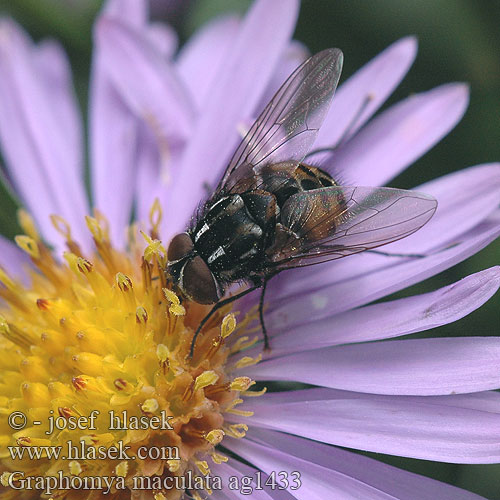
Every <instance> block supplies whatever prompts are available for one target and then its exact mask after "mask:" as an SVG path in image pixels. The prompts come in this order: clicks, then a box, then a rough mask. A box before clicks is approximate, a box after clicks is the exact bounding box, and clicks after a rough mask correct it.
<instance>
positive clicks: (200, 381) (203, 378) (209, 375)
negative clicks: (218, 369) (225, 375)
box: [194, 370, 219, 392]
mask: <svg viewBox="0 0 500 500" xmlns="http://www.w3.org/2000/svg"><path fill="white" fill-rule="evenodd" d="M218 379H219V375H217V373H215V372H214V371H213V370H209V371H205V372H203V373H202V374H201V375H198V376H197V377H196V380H195V383H194V391H195V392H196V391H197V390H198V389H203V388H204V387H207V386H209V385H214V384H215V382H217V380H218Z"/></svg>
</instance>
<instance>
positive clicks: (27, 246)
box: [14, 234, 40, 260]
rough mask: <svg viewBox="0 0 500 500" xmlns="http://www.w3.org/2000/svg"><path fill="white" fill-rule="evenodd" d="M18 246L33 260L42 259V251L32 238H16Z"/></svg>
mask: <svg viewBox="0 0 500 500" xmlns="http://www.w3.org/2000/svg"><path fill="white" fill-rule="evenodd" d="M14 241H15V242H16V245H17V246H18V247H19V248H20V249H21V250H24V251H25V252H26V253H27V254H28V255H29V256H30V257H31V258H32V259H35V260H37V259H39V258H40V250H39V249H38V243H37V242H36V241H35V240H34V239H33V238H31V237H30V236H26V235H24V234H22V235H18V236H16V237H15V238H14Z"/></svg>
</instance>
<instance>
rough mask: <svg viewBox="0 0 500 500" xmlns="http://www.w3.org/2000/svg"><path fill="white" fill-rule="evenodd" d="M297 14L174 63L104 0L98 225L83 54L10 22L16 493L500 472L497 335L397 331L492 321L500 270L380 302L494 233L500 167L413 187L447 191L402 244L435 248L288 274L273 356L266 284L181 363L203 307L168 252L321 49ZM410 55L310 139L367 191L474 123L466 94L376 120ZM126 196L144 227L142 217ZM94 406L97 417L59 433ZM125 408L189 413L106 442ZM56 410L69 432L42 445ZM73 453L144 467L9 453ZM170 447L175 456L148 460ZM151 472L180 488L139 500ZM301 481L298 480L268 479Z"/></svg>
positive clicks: (2, 132) (297, 494) (136, 5)
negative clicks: (417, 469)
mask: <svg viewBox="0 0 500 500" xmlns="http://www.w3.org/2000/svg"><path fill="white" fill-rule="evenodd" d="M297 11H298V2H296V1H294V0H276V1H274V2H272V3H271V2H265V1H263V0H260V1H256V2H255V3H254V5H253V6H252V8H251V9H250V11H249V12H248V14H247V15H246V16H245V18H244V19H241V20H240V19H238V18H235V17H225V18H221V19H217V20H215V21H212V22H211V23H209V24H208V25H207V26H205V27H204V28H202V30H201V31H200V32H199V33H197V34H196V35H195V36H194V37H193V38H192V39H191V40H190V41H189V42H188V43H187V44H186V45H185V46H184V47H182V48H181V50H180V51H179V53H178V54H177V55H175V56H174V54H175V53H176V37H175V34H174V33H173V32H172V31H171V30H170V29H169V28H168V27H166V26H158V25H151V24H149V23H148V21H147V12H146V6H145V3H144V2H143V1H137V0H130V1H122V2H119V1H117V0H111V1H110V2H108V3H107V5H106V7H105V9H104V11H103V13H102V14H101V16H100V18H99V19H98V21H97V25H96V29H95V53H94V60H93V66H92V79H91V80H92V81H91V93H90V105H89V115H90V129H89V157H90V168H91V174H92V176H91V179H92V200H93V203H92V205H93V207H94V209H93V212H90V206H91V203H90V202H89V201H88V200H87V198H86V195H85V188H84V183H83V156H84V153H83V140H82V125H81V120H80V117H79V115H78V112H77V106H76V103H75V98H74V95H73V93H72V90H71V80H70V74H69V67H68V64H67V60H66V58H65V55H64V53H63V51H62V50H61V48H60V47H59V45H57V44H56V43H55V42H42V43H41V44H39V45H35V44H33V42H32V41H31V40H29V38H28V37H27V35H26V34H25V33H24V32H23V31H22V29H21V28H20V27H19V26H17V25H16V24H15V23H13V22H12V21H9V20H3V21H2V24H1V26H0V71H1V74H2V78H1V79H0V142H1V147H2V151H3V156H4V158H5V169H4V174H5V175H4V176H5V181H6V183H7V185H8V186H9V187H10V188H11V189H12V191H13V192H15V193H17V195H18V196H19V199H20V200H21V201H22V203H23V204H24V206H25V207H26V209H27V211H26V212H25V211H22V212H20V215H19V222H20V225H21V227H22V228H23V230H24V232H25V234H24V235H22V236H19V237H17V238H16V243H17V245H18V247H20V249H16V247H14V246H13V245H12V244H11V243H10V242H8V241H7V240H5V239H2V240H0V250H1V252H0V259H1V260H0V262H1V264H2V266H3V269H2V270H1V271H0V280H1V282H2V284H3V286H2V288H1V289H0V295H1V297H2V298H3V300H4V301H3V303H2V305H1V308H0V309H1V310H0V313H1V318H0V332H1V333H2V336H1V339H0V341H1V345H2V350H3V356H2V359H1V362H0V363H1V364H0V380H1V384H0V401H1V404H2V414H3V415H4V417H6V416H7V415H10V414H12V413H13V412H15V411H18V412H21V413H23V414H25V415H26V416H27V422H28V423H27V425H26V426H25V427H24V428H20V429H19V430H13V429H12V427H11V426H9V425H8V421H7V418H2V420H1V423H0V442H1V444H2V451H1V453H2V457H1V458H2V462H1V468H0V471H1V472H2V473H3V474H2V476H1V479H2V484H3V486H5V488H4V489H3V490H2V491H1V492H0V495H1V498H39V497H40V494H41V492H40V491H37V490H36V489H32V490H27V489H24V490H23V491H20V490H17V489H15V488H16V487H20V485H21V480H24V479H25V478H27V477H42V478H43V477H45V478H50V477H56V476H57V474H58V471H62V473H63V475H64V476H65V477H67V478H71V479H72V481H73V483H72V484H82V483H78V481H82V482H83V481H84V480H85V478H95V477H108V478H112V484H111V485H110V487H109V497H110V498H117V499H122V498H155V499H156V500H158V499H164V498H168V499H175V498H181V497H182V496H183V494H184V492H183V490H181V489H176V488H170V489H169V488H168V487H166V486H164V485H165V482H164V481H165V480H166V479H167V478H169V479H174V478H176V479H177V480H181V479H182V478H186V477H188V476H189V474H192V476H193V477H198V478H199V477H203V476H206V475H207V474H210V476H212V477H220V478H221V479H222V484H223V486H224V490H223V491H220V490H218V489H215V487H214V485H213V483H212V488H213V491H210V485H206V484H204V485H203V486H204V489H200V490H197V489H196V488H195V489H192V490H191V491H190V493H189V496H190V497H192V498H201V497H204V496H205V494H206V492H208V493H212V497H213V498H242V497H245V495H244V491H241V492H240V489H239V488H238V489H236V490H232V489H229V484H231V481H233V484H234V481H235V478H236V479H238V480H240V483H239V485H240V486H241V481H242V480H243V478H244V477H248V476H252V477H253V481H252V484H251V485H246V486H248V487H252V488H255V487H256V486H257V484H258V481H259V480H262V482H264V481H268V484H267V485H264V484H263V485H262V486H263V488H264V489H262V490H254V491H253V493H252V498H262V499H266V498H279V499H282V498H283V499H291V498H307V499H310V498H318V499H325V498H429V499H435V498H440V499H446V498H450V499H451V498H453V499H457V498H464V499H465V498H477V496H476V495H473V494H472V493H468V492H466V491H462V490H459V489H457V488H454V487H452V486H449V485H446V484H442V483H439V482H436V481H434V480H431V479H428V478H425V477H421V476H418V475H415V474H411V473H408V472H404V471H401V470H399V469H396V468H394V467H390V466H387V465H384V464H382V463H380V462H377V461H375V460H372V459H369V458H366V457H364V456H360V455H358V454H356V453H353V452H351V451H347V450H344V449H341V448H337V447H336V446H331V445H337V446H341V447H345V448H352V449H357V450H366V451H373V452H378V453H385V454H394V455H399V456H406V457H414V458H420V459H426V460H434V461H444V462H454V463H496V462H499V461H500V447H499V442H500V415H499V414H500V395H499V394H498V392H494V389H497V388H499V387H500V372H499V371H498V365H499V361H500V342H499V339H498V338H497V337H459V338H419V339H404V340H388V339H391V338H395V337H400V336H403V335H408V334H412V333H416V332H422V331H425V330H428V329H431V328H435V327H438V326H441V325H444V324H447V323H450V322H453V321H456V320H458V319H459V318H462V317H463V316H465V315H467V314H469V313H470V312H472V311H474V310H475V309H476V308H478V307H479V306H481V305H482V304H483V303H484V302H486V301H487V300H488V299H489V298H490V297H492V295H493V294H494V293H495V292H496V290H497V289H498V286H499V284H500V270H499V268H498V267H495V268H491V269H486V270H484V271H481V272H478V273H476V274H473V275H471V276H467V277H465V278H464V279H462V280H460V281H459V282H457V283H453V284H450V285H448V286H446V287H443V288H441V289H438V290H436V291H434V292H431V293H427V294H423V295H416V296H411V297H407V298H403V299H398V300H390V301H385V302H379V303H375V304H372V302H374V301H375V300H377V299H381V298H383V297H385V296H387V295H389V294H390V293H393V292H395V291H397V290H401V289H403V288H405V287H407V286H409V285H411V284H414V283H417V282H419V281H421V280H423V279H425V278H427V277H429V276H432V275H434V274H436V273H439V272H441V271H443V270H445V269H447V268H449V267H451V266H452V265H454V264H456V263H457V262H460V261H461V260H463V259H465V258H467V257H469V256H470V255H472V254H474V253H475V252H477V251H478V250H480V249H481V248H483V247H485V246H486V245H487V244H488V243H489V242H491V241H492V240H494V239H495V238H496V237H497V236H498V234H499V233H500V212H499V210H498V203H499V200H500V166H499V165H497V164H488V165H480V166H476V167H471V168H469V169H466V170H464V171H461V172H457V173H454V174H451V175H448V176H445V177H443V178H441V179H438V180H435V181H431V182H429V183H427V184H425V185H423V186H419V187H418V190H420V191H422V192H425V193H429V194H430V195H433V196H434V197H436V198H437V199H438V201H439V209H438V211H437V213H436V215H435V216H434V217H433V219H432V220H431V221H430V222H429V223H428V225H427V226H425V227H424V228H423V229H422V230H420V231H418V232H417V233H416V234H414V235H412V236H410V237H408V238H406V239H404V240H401V241H400V242H397V243H393V244H391V245H389V246H388V247H386V249H387V251H389V252H393V253H399V254H408V253H411V254H414V253H421V254H425V255H426V256H425V257H424V258H419V259H414V258H409V257H391V258H386V257H383V256H380V255H374V254H364V255H357V256H352V257H350V258H348V259H343V260H342V261H339V262H335V263H330V264H326V265H321V266H319V265H318V266H314V267H312V268H310V269H307V270H306V271H305V270H296V271H288V272H287V273H283V274H282V275H280V276H278V277H277V278H275V279H274V280H273V281H271V283H270V285H269V292H268V299H266V302H267V304H266V306H267V309H266V318H267V323H268V328H269V331H270V332H271V342H272V351H271V352H270V353H263V352H262V342H260V341H259V338H260V337H259V330H258V328H257V324H258V323H257V313H256V297H254V296H253V295H250V296H248V297H246V298H245V300H244V301H241V302H239V303H237V304H233V309H231V307H228V308H225V309H223V310H221V311H220V314H218V315H216V316H214V317H213V318H212V320H211V322H210V323H209V324H208V325H207V326H208V328H206V329H205V330H204V332H203V334H202V335H201V336H200V338H199V339H198V343H197V350H196V355H195V357H194V358H193V359H190V358H189V357H188V356H187V355H188V353H189V347H190V342H191V338H192V334H193V331H194V329H195V328H196V326H197V325H198V323H199V321H200V319H201V318H202V317H203V315H204V314H205V313H206V312H207V308H206V307H205V306H201V305H198V304H194V303H189V302H186V301H184V302H182V303H181V302H180V300H179V297H177V296H176V295H175V293H173V291H172V290H170V289H169V287H168V283H167V281H166V276H165V273H164V272H163V269H164V267H165V264H166V262H165V259H166V257H165V247H164V243H166V242H168V240H169V238H170V236H171V235H173V234H174V233H175V232H176V231H178V230H182V229H183V228H184V226H185V224H186V222H187V220H188V219H189V217H190V216H191V214H192V212H193V211H194V208H195V207H196V205H197V203H198V202H199V200H200V199H202V198H203V197H204V191H203V189H204V188H203V184H204V183H205V182H209V183H213V181H215V180H216V179H217V178H218V177H219V176H220V175H221V172H222V169H223V168H224V166H225V163H226V162H227V159H228V157H229V156H230V155H231V152H232V150H233V149H234V148H235V146H236V145H237V143H238V141H239V140H241V136H240V134H241V130H242V129H243V130H244V129H246V128H247V127H248V125H249V124H251V123H252V120H253V118H255V116H256V115H257V114H258V112H259V110H260V109H261V108H262V106H263V104H265V103H266V102H267V101H268V99H269V98H270V96H272V95H273V93H274V91H275V90H276V89H277V87H278V86H279V84H280V83H281V82H282V81H283V79H284V78H285V77H286V76H287V75H288V74H289V73H290V71H291V70H292V69H293V68H294V67H295V66H297V64H298V63H300V62H301V61H302V60H303V59H304V58H305V57H306V53H307V51H306V49H305V48H304V47H303V46H302V45H301V44H300V43H298V42H296V41H291V34H292V30H293V26H294V23H295V20H296V16H297ZM415 53H416V42H415V40H414V39H413V38H406V39H403V40H400V41H399V42H396V43H395V44H394V45H392V46H390V47H389V48H388V49H386V50H385V51H384V52H383V53H381V54H380V55H379V56H377V57H376V58H375V59H374V60H373V61H371V62H370V63H368V64H367V65H366V66H365V67H363V68H362V69H361V70H359V71H358V72H357V73H356V74H354V75H353V76H352V77H351V78H349V79H348V80H346V81H345V82H344V83H343V84H342V85H341V86H340V87H339V89H338V92H337V95H336V97H335V99H334V102H333V105H332V108H331V110H330V112H329V114H328V115H327V117H326V120H325V123H324V125H323V127H322V129H321V131H320V134H319V136H318V138H317V141H316V144H315V148H325V147H328V148H331V147H332V146H335V145H337V144H338V143H339V141H340V140H341V138H342V141H341V144H340V145H339V146H338V147H337V149H335V151H334V153H333V154H332V153H326V154H324V155H323V157H322V159H321V161H322V165H323V168H326V169H331V170H332V171H335V172H336V173H338V174H339V175H340V176H341V178H347V179H349V182H350V183H352V184H359V185H374V186H376V185H381V184H383V183H386V182H388V181H389V180H390V179H391V178H393V177H394V176H395V175H396V174H397V173H399V172H400V171H401V170H402V169H404V168H405V167H406V166H408V165H409V164H410V163H411V162H412V161H414V160H415V159H416V158H418V157H419V156H420V155H422V154H423V153H425V151H427V150H428V149H429V148H430V147H431V146H432V145H433V144H435V143H436V142H437V141H438V140H439V139H440V138H441V137H443V136H444V135H445V134H446V133H447V132H449V131H450V130H451V128H452V127H453V126H454V125H455V124H456V123H457V121H458V120H459V119H460V118H461V116H462V114H463V112H464V111H465V108H466V105H467V99H468V92H467V88H466V86H464V85H462V84H449V85H443V86H441V87H438V88H437V89H434V90H431V91H428V92H425V93H422V94H417V95H415V96H412V97H410V98H408V99H406V100H404V101H402V102H400V103H398V104H396V105H395V106H393V107H391V108H389V109H388V110H387V111H384V112H383V113H381V114H379V115H378V116H376V117H375V118H372V116H373V114H374V113H375V112H376V111H377V109H378V108H379V107H380V105H381V104H382V103H383V102H384V101H385V99H386V98H387V97H388V95H389V94H390V93H391V91H392V90H393V89H394V88H395V87H396V86H397V84H398V83H399V81H400V80H401V79H402V78H403V76H404V75H405V74H406V72H407V70H408V69H409V67H410V65H411V63H412V61H413V59H414V57H415ZM256 68H257V69H258V70H256ZM360 109H361V113H360V112H359V110H360ZM156 199H157V200H159V201H155V200H156ZM132 207H134V209H135V218H136V221H137V222H136V223H134V224H133V225H132V227H128V225H129V221H130V217H131V213H132ZM28 213H29V214H31V215H28ZM139 228H141V229H142V233H140V232H138V229H139ZM21 250H22V251H21ZM238 312H239V314H237V313H238ZM381 340H384V342H378V341H381ZM255 381H292V382H303V383H306V384H312V385H314V386H317V387H315V388H308V389H302V390H298V391H282V392H276V393H265V390H264V389H262V390H255V388H253V390H252V386H253V385H254V383H255ZM93 411H97V412H98V414H97V415H98V416H97V418H96V426H95V428H92V429H81V428H80V429H79V428H77V429H74V428H73V429H72V428H70V427H69V426H68V427H66V428H63V427H65V425H64V422H68V423H69V422H71V421H72V419H75V418H78V417H80V416H83V417H88V416H89V415H91V414H92V412H93ZM110 411H114V412H115V413H116V414H119V415H122V413H121V412H122V411H126V412H127V415H129V416H131V417H137V418H140V417H147V418H148V419H152V418H153V417H159V416H160V415H162V412H163V415H168V416H171V417H173V418H172V419H171V421H170V420H169V425H168V426H167V428H164V429H163V430H156V429H152V428H146V429H142V428H132V426H129V428H128V429H110V425H109V412H110ZM51 416H54V417H60V420H59V422H60V427H62V428H61V429H56V430H55V431H54V432H52V433H50V432H49V433H47V431H48V429H49V427H48V426H49V417H51ZM35 421H38V422H41V424H39V425H37V424H34V422H35ZM170 424H171V427H172V428H170ZM69 442H71V443H73V444H78V446H80V443H83V444H82V445H81V446H82V447H83V449H85V450H87V452H89V453H90V451H89V450H91V449H93V448H92V446H93V447H94V448H95V447H101V448H100V449H102V450H109V449H111V448H112V447H113V446H117V445H118V443H120V442H121V443H123V444H124V445H126V446H130V450H131V451H130V455H138V454H139V453H141V454H142V456H141V458H136V459H130V460H126V459H123V458H121V457H118V458H117V457H109V456H108V457H107V458H106V459H104V460H94V459H92V458H91V457H90V455H89V456H87V458H85V457H84V458H81V457H80V458H78V459H75V460H63V459H61V458H59V459H58V458H56V457H52V458H50V457H48V456H47V455H46V452H45V453H42V455H41V456H40V457H38V458H31V459H30V458H28V455H25V458H24V459H20V458H19V457H18V458H12V455H11V453H10V452H9V451H8V449H7V448H6V447H7V446H17V447H18V448H17V449H24V450H26V449H30V450H35V449H38V450H40V449H43V448H41V447H42V446H58V447H60V449H61V455H64V456H67V454H68V451H69V447H70V445H69V444H68V443H69ZM158 449H160V450H167V451H169V450H170V451H171V452H172V453H171V455H169V456H156V455H155V454H154V453H153V454H150V453H149V452H151V451H152V450H158ZM175 450H178V455H176V453H175ZM13 471H21V472H22V474H24V476H23V475H22V474H17V475H13V474H12V472H13ZM259 471H263V475H262V476H258V472H259ZM280 471H282V472H283V474H281V475H280ZM294 473H295V474H294ZM296 473H298V474H296ZM134 477H143V478H144V477H146V478H147V477H151V478H155V477H156V478H160V479H161V480H162V481H163V482H162V484H161V485H160V486H154V487H152V488H151V489H149V490H148V489H146V490H139V489H137V488H134ZM285 478H286V479H287V480H288V488H287V490H286V491H285V490H279V489H276V488H273V487H272V482H273V481H274V483H275V484H276V483H277V484H279V485H284V484H285V482H284V480H285ZM299 481H300V482H299ZM24 484H26V483H24ZM154 484H157V483H154ZM169 484H170V485H171V486H172V483H169ZM135 486H137V484H135ZM97 493H99V492H97ZM52 494H53V496H54V497H57V498H68V499H72V498H93V497H95V494H96V492H94V493H93V492H92V491H89V490H85V489H79V490H78V491H76V490H71V489H68V490H64V489H59V490H58V488H55V489H54V491H53V492H52ZM186 495H188V494H187V493H186Z"/></svg>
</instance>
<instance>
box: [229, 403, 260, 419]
mask: <svg viewBox="0 0 500 500" xmlns="http://www.w3.org/2000/svg"><path fill="white" fill-rule="evenodd" d="M241 403H243V399H235V400H234V401H233V402H232V403H231V404H230V405H229V406H228V407H227V408H226V410H225V411H226V413H232V414H233V415H239V416H241V417H251V416H252V415H253V413H254V412H253V411H245V410H235V409H234V407H235V406H237V405H239V404H241Z"/></svg>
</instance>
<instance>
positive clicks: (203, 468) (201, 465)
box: [195, 460, 210, 476]
mask: <svg viewBox="0 0 500 500" xmlns="http://www.w3.org/2000/svg"><path fill="white" fill-rule="evenodd" d="M195 465H196V467H198V470H199V471H200V472H201V473H202V474H203V475H204V476H206V475H208V474H210V468H209V467H208V463H207V462H206V461H205V460H197V461H196V462H195Z"/></svg>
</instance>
